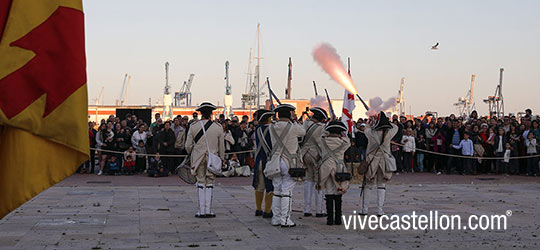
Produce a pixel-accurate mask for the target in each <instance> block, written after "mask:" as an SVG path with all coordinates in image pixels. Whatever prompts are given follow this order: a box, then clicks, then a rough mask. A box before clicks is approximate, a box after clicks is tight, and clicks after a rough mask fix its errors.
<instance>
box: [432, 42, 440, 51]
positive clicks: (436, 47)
mask: <svg viewBox="0 0 540 250" xmlns="http://www.w3.org/2000/svg"><path fill="white" fill-rule="evenodd" d="M431 49H432V50H438V49H439V42H437V43H436V44H435V45H433V46H431Z"/></svg>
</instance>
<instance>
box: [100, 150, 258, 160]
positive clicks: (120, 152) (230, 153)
mask: <svg viewBox="0 0 540 250" xmlns="http://www.w3.org/2000/svg"><path fill="white" fill-rule="evenodd" d="M90 150H94V151H98V152H106V153H112V154H124V152H126V151H115V150H107V149H99V148H90ZM133 152H134V153H135V155H137V156H146V157H148V156H151V157H155V156H157V154H138V153H136V152H135V151H133ZM251 152H255V150H245V151H238V152H229V153H225V155H232V154H244V153H251ZM186 156H188V155H170V154H159V157H161V158H166V157H170V158H182V157H186Z"/></svg>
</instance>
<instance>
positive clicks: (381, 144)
mask: <svg viewBox="0 0 540 250" xmlns="http://www.w3.org/2000/svg"><path fill="white" fill-rule="evenodd" d="M372 125H373V126H370V127H368V128H366V130H365V135H366V137H367V139H368V146H367V150H366V151H367V162H368V163H371V164H370V165H369V167H368V170H367V173H366V174H365V176H364V181H363V184H362V186H361V188H362V192H361V195H360V203H361V205H362V211H361V212H360V214H361V215H367V212H368V205H369V199H368V198H369V193H370V191H371V190H372V189H373V186H374V185H376V187H377V215H378V216H382V215H383V214H384V212H383V206H384V199H385V196H386V182H387V181H389V180H390V178H392V173H393V172H394V171H396V160H395V158H394V157H393V156H392V152H391V151H390V141H391V140H392V137H394V136H395V135H396V133H397V132H398V127H397V126H396V125H395V124H392V123H390V121H389V120H388V118H387V117H386V115H385V114H384V113H383V112H380V113H379V115H378V117H376V120H375V121H374V124H372Z"/></svg>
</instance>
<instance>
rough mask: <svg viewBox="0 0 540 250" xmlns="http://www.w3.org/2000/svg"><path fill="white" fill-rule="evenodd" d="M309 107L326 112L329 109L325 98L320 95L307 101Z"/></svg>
mask: <svg viewBox="0 0 540 250" xmlns="http://www.w3.org/2000/svg"><path fill="white" fill-rule="evenodd" d="M309 106H310V107H311V108H315V107H321V108H323V109H325V110H326V111H328V110H329V109H330V106H329V105H328V101H327V100H326V97H324V96H322V95H318V96H315V97H313V98H311V99H310V100H309Z"/></svg>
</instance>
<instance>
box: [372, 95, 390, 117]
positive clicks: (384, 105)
mask: <svg viewBox="0 0 540 250" xmlns="http://www.w3.org/2000/svg"><path fill="white" fill-rule="evenodd" d="M394 106H396V97H395V96H394V97H390V98H388V100H386V101H384V102H383V100H382V98H380V97H378V96H377V97H374V98H371V99H369V110H368V111H367V112H366V115H368V116H373V115H377V114H378V113H379V112H381V111H388V110H389V109H391V108H393V107H394Z"/></svg>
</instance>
